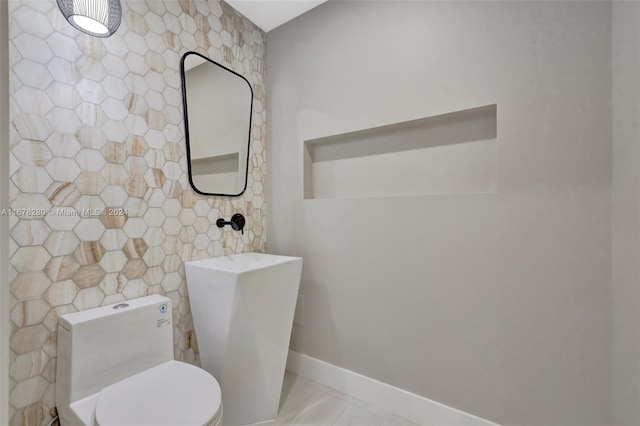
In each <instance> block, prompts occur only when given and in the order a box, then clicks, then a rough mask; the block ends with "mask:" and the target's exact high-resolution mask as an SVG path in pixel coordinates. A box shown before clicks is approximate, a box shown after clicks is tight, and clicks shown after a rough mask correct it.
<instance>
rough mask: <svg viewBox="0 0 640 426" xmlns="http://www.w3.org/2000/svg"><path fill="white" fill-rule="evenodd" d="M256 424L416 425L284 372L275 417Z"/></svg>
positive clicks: (307, 425)
mask: <svg viewBox="0 0 640 426" xmlns="http://www.w3.org/2000/svg"><path fill="white" fill-rule="evenodd" d="M260 425H261V426H262V425H305V426H310V425H317V426H325V425H327V426H329V425H333V426H408V425H416V424H415V423H411V422H409V421H407V420H405V419H403V418H401V417H398V416H396V415H394V414H391V413H388V412H386V411H384V410H382V409H380V408H377V407H374V406H372V405H369V404H366V403H364V402H362V401H360V400H357V399H355V398H352V397H350V396H348V395H345V394H343V393H340V392H338V391H336V390H333V389H330V388H327V387H325V386H323V385H320V384H318V383H315V382H312V381H310V380H307V379H305V378H303V377H300V376H296V375H295V374H291V373H289V372H287V373H286V375H285V379H284V385H283V388H282V398H281V400H280V413H279V415H278V418H277V419H276V420H274V421H271V422H266V423H261V424H260Z"/></svg>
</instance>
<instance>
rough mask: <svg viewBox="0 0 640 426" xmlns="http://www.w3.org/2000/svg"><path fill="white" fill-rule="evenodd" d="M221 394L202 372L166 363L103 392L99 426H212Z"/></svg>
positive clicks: (186, 366)
mask: <svg viewBox="0 0 640 426" xmlns="http://www.w3.org/2000/svg"><path fill="white" fill-rule="evenodd" d="M221 411H222V393H221V391H220V385H219V384H218V382H217V381H216V379H215V378H214V377H213V376H212V375H211V374H209V373H207V372H206V371H205V370H203V369H201V368H198V367H195V366H193V365H191V364H186V363H184V362H179V361H167V362H165V363H163V364H160V365H158V366H156V367H153V368H150V369H148V370H145V371H143V372H141V373H138V374H136V375H134V376H131V377H128V378H126V379H124V380H121V381H119V382H117V383H114V384H113V385H110V386H107V387H106V388H104V389H103V390H102V391H101V392H100V395H99V396H98V401H97V404H96V411H95V419H96V423H97V424H98V425H99V426H147V425H148V426H152V425H153V426H161V425H165V426H176V425H180V426H204V425H208V424H216V423H217V421H218V419H219V417H220V414H221Z"/></svg>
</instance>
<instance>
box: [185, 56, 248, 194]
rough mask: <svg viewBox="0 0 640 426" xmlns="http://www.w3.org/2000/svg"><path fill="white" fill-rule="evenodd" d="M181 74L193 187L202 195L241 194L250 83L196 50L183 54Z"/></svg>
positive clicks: (246, 145)
mask: <svg viewBox="0 0 640 426" xmlns="http://www.w3.org/2000/svg"><path fill="white" fill-rule="evenodd" d="M180 75H181V78H182V101H183V106H184V126H185V136H186V143H187V161H188V163H189V182H190V184H191V187H192V188H193V190H194V191H196V192H198V193H200V194H203V195H226V196H239V195H242V193H243V192H244V191H245V189H246V187H247V169H248V165H249V145H250V143H251V111H252V106H253V90H252V89H251V85H250V84H249V82H248V81H247V79H246V78H244V77H243V76H241V75H240V74H238V73H236V72H234V71H232V70H230V69H228V68H227V67H225V66H223V65H220V64H218V63H217V62H214V61H212V60H211V59H209V58H207V57H205V56H203V55H201V54H199V53H196V52H187V53H185V54H184V55H183V56H182V60H181V61H180Z"/></svg>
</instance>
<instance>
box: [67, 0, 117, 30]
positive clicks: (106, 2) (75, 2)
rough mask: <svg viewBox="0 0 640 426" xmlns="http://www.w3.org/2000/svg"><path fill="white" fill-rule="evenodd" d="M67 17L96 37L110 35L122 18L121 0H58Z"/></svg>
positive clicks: (73, 24) (80, 28) (76, 26)
mask: <svg viewBox="0 0 640 426" xmlns="http://www.w3.org/2000/svg"><path fill="white" fill-rule="evenodd" d="M57 1H58V7H59V8H60V11H61V12H62V14H63V15H64V17H65V19H66V20H67V21H68V22H69V23H70V24H71V25H72V26H73V27H75V28H76V29H78V30H80V31H82V32H83V33H87V34H89V35H92V36H94V37H103V38H104V37H109V36H110V35H112V34H113V33H115V32H116V30H117V29H118V27H119V26H120V21H121V20H122V8H121V7H120V0H57Z"/></svg>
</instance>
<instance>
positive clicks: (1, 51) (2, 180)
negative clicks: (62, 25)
mask: <svg viewBox="0 0 640 426" xmlns="http://www.w3.org/2000/svg"><path fill="white" fill-rule="evenodd" d="M8 28H9V11H8V4H7V2H6V1H0V64H6V65H2V66H0V209H4V208H5V207H7V206H8V205H9V179H8V178H9V144H8V143H7V142H5V141H8V140H9V128H8V127H9V65H8V64H9V49H8V46H9V31H8ZM8 248H9V219H8V217H6V216H0V283H1V284H0V315H2V317H0V424H3V425H6V424H8V423H9V412H8V411H9V286H8V285H7V283H8V282H9V279H8V277H7V275H8V271H9V250H8Z"/></svg>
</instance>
